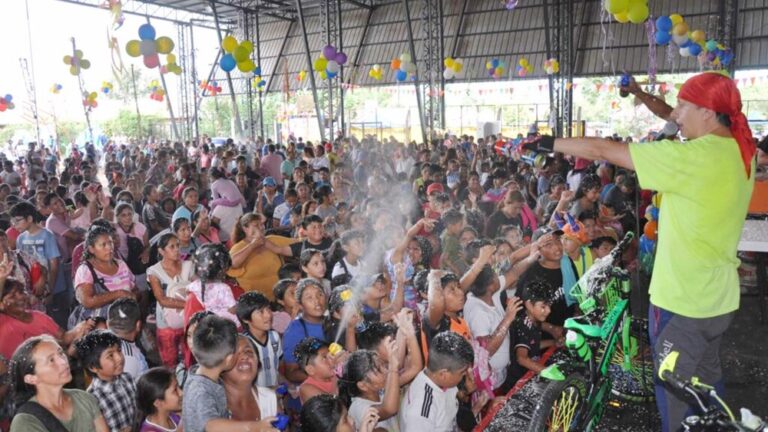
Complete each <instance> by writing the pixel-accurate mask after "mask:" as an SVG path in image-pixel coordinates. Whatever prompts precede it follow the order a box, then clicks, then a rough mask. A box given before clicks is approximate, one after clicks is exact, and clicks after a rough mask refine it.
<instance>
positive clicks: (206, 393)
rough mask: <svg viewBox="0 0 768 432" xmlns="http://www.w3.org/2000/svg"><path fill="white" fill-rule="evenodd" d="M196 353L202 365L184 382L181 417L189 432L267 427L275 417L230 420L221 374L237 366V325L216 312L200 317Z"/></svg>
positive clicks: (193, 346)
mask: <svg viewBox="0 0 768 432" xmlns="http://www.w3.org/2000/svg"><path fill="white" fill-rule="evenodd" d="M192 341H193V342H192V354H194V356H195V359H197V363H198V365H199V367H198V369H197V372H196V373H195V374H193V375H190V376H189V378H188V379H187V382H186V383H185V384H184V393H185V396H184V401H183V405H182V414H181V419H182V423H183V424H184V431H186V432H204V431H223V430H264V429H268V428H270V427H271V426H270V422H271V421H274V420H275V418H274V417H268V418H265V419H263V420H261V421H259V422H242V421H235V420H230V419H229V418H228V417H229V410H228V409H227V394H226V392H225V391H224V386H223V385H222V384H221V381H220V376H221V373H222V372H224V371H227V370H229V369H231V368H232V367H233V366H234V365H233V363H234V359H235V349H236V348H237V328H236V327H235V324H234V323H233V322H232V321H230V320H228V319H226V318H221V317H219V316H216V315H209V316H207V317H205V318H203V319H201V320H200V322H199V323H198V325H197V327H196V328H195V332H194V334H193V336H192Z"/></svg>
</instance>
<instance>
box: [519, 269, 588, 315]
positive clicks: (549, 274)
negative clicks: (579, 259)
mask: <svg viewBox="0 0 768 432" xmlns="http://www.w3.org/2000/svg"><path fill="white" fill-rule="evenodd" d="M569 262H570V263H571V266H573V261H570V259H569ZM573 274H577V273H576V267H574V268H573ZM535 280H541V281H543V282H544V283H546V284H547V285H549V286H550V287H552V306H551V312H550V313H549V318H547V322H548V323H550V324H553V325H556V326H562V325H563V324H564V323H565V319H566V318H569V317H571V316H573V308H569V307H568V306H567V305H566V303H565V294H564V292H563V274H562V271H561V270H560V269H559V268H557V269H548V268H544V267H542V266H541V264H540V263H538V262H536V263H534V264H533V265H532V266H531V267H530V268H528V270H526V271H525V273H523V275H522V276H521V277H520V281H518V283H517V292H518V293H522V292H523V289H524V287H525V286H526V285H528V283H530V282H532V281H535Z"/></svg>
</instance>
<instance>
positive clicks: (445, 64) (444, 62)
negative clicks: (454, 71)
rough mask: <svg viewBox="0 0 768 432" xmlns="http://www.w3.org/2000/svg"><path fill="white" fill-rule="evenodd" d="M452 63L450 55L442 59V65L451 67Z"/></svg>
mask: <svg viewBox="0 0 768 432" xmlns="http://www.w3.org/2000/svg"><path fill="white" fill-rule="evenodd" d="M454 64H455V62H454V61H453V59H452V58H450V57H446V58H445V60H443V65H444V66H445V67H447V68H453V65H454Z"/></svg>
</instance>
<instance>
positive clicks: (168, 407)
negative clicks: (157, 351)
mask: <svg viewBox="0 0 768 432" xmlns="http://www.w3.org/2000/svg"><path fill="white" fill-rule="evenodd" d="M181 397H182V391H181V389H180V388H179V383H178V382H177V381H176V377H175V376H174V375H173V372H171V371H170V369H167V368H164V367H156V368H152V369H150V370H148V371H147V372H146V373H144V374H143V375H142V376H141V378H139V380H138V381H137V382H136V408H137V413H138V416H137V417H138V420H139V422H140V426H139V432H174V431H177V430H179V431H180V430H181V416H180V415H179V412H180V411H181Z"/></svg>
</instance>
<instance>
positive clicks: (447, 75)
mask: <svg viewBox="0 0 768 432" xmlns="http://www.w3.org/2000/svg"><path fill="white" fill-rule="evenodd" d="M454 76H456V75H455V73H454V72H453V69H451V68H447V69H445V70H444V71H443V78H445V79H447V80H449V79H453V77H454Z"/></svg>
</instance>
